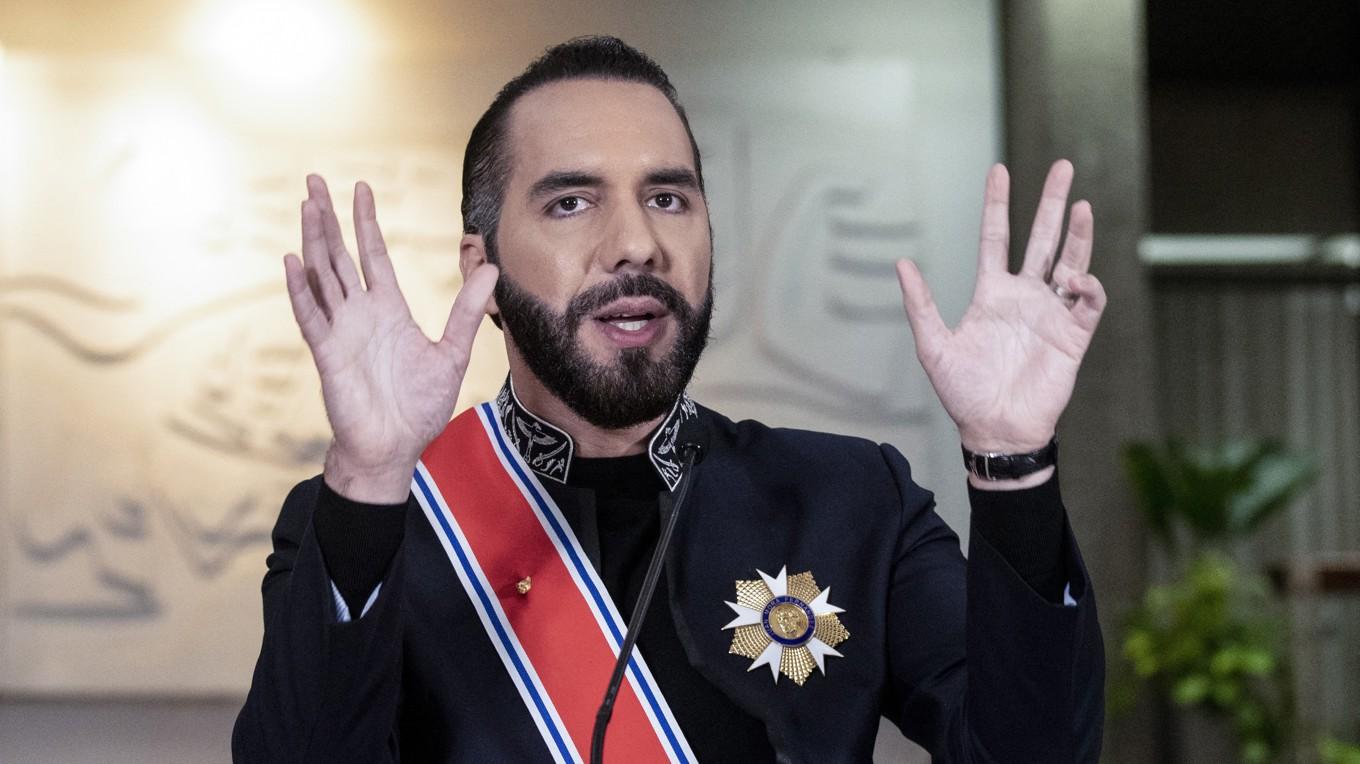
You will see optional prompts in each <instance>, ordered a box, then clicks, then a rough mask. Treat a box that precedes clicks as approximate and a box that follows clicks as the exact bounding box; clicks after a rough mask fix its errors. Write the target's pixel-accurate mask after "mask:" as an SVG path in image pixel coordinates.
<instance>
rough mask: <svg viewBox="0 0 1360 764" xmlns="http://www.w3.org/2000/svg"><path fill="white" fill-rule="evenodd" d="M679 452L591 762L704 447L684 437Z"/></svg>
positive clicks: (598, 758) (598, 720) (600, 753)
mask: <svg viewBox="0 0 1360 764" xmlns="http://www.w3.org/2000/svg"><path fill="white" fill-rule="evenodd" d="M680 455H681V456H682V457H683V458H684V460H685V461H684V472H683V473H682V475H681V478H680V486H679V488H678V489H677V490H676V492H675V503H674V504H672V505H671V515H670V517H668V518H666V524H665V525H663V526H662V527H661V535H660V536H659V537H658V538H657V540H656V550H655V551H654V552H652V561H651V562H650V563H648V565H647V575H646V576H644V577H643V579H642V591H641V592H638V598H637V604H636V605H635V606H633V618H632V620H631V622H630V623H629V624H628V633H627V634H625V635H624V637H623V645H622V646H621V647H620V648H619V658H618V660H616V661H614V673H613V674H610V676H609V686H608V687H607V688H606V689H605V691H604V702H603V703H601V704H600V710H599V712H598V713H596V714H595V729H594V731H592V732H591V734H590V764H603V762H604V733H605V730H606V729H607V728H608V727H609V720H610V718H611V717H613V716H614V701H615V700H617V699H618V696H619V687H620V686H621V685H622V684H623V674H624V672H625V671H626V670H627V669H628V660H629V658H631V657H632V654H633V646H634V645H636V644H637V640H638V634H639V633H640V632H641V631H642V622H643V620H644V619H645V618H646V617H647V608H648V607H649V606H650V605H651V604H652V595H653V594H655V593H656V584H657V581H658V580H659V579H660V578H661V565H662V563H663V562H664V561H665V559H666V549H667V547H669V546H670V545H671V535H672V534H673V533H674V532H675V521H676V518H678V517H680V507H681V505H683V504H684V503H685V497H686V496H688V495H689V486H690V483H691V482H693V476H694V467H695V465H697V464H698V463H699V462H701V461H703V460H704V449H703V446H700V445H699V444H698V443H695V442H693V441H687V442H685V443H684V444H683V445H681V446H680Z"/></svg>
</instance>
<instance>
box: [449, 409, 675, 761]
mask: <svg viewBox="0 0 1360 764" xmlns="http://www.w3.org/2000/svg"><path fill="white" fill-rule="evenodd" d="M481 408H482V413H483V414H485V416H486V421H487V422H490V423H492V427H491V432H492V433H493V434H494V435H495V436H496V447H497V448H499V449H500V451H501V453H502V454H503V455H504V457H505V462H506V463H507V464H509V465H510V468H511V469H513V470H514V471H515V474H516V475H517V476H518V477H519V482H520V484H521V485H523V486H524V487H525V488H526V489H528V491H529V494H530V495H531V496H532V497H533V499H534V503H536V504H537V505H538V509H539V512H540V514H541V515H542V516H543V517H544V518H546V519H547V521H548V524H549V525H550V526H551V527H552V529H553V533H555V534H556V535H557V538H558V541H560V542H561V545H562V548H563V549H565V550H566V551H567V556H568V557H569V558H570V559H571V564H572V565H573V566H574V567H575V568H576V573H577V575H578V576H579V577H580V580H581V581H583V582H585V585H586V589H587V590H588V591H589V592H590V596H591V598H592V599H593V600H595V606H596V608H598V610H599V612H600V615H601V616H603V618H604V622H605V624H606V625H608V627H609V631H610V633H612V634H613V635H614V646H615V650H617V649H618V647H619V646H620V645H622V644H623V633H622V631H621V630H620V629H619V624H618V623H617V622H615V620H614V618H613V616H612V615H611V614H610V611H609V606H608V604H607V603H606V601H605V598H604V596H603V595H602V594H601V593H600V590H599V588H598V587H597V586H596V585H595V580H594V578H593V577H592V576H591V573H592V572H593V571H592V570H591V569H589V568H587V567H586V565H585V564H584V562H583V561H582V560H581V558H580V557H579V556H578V555H577V554H576V545H575V544H573V543H572V541H573V540H574V536H572V535H571V534H570V532H568V531H566V530H565V529H564V528H563V527H562V525H561V524H560V523H559V522H558V520H557V516H556V514H555V513H553V512H551V511H549V510H548V503H547V502H546V501H545V500H544V498H543V496H542V494H540V493H539V490H538V486H537V485H536V482H535V481H534V480H531V479H530V478H529V476H528V475H526V474H525V473H524V469H523V468H522V467H521V466H520V460H519V452H517V451H515V450H514V449H512V448H510V447H509V445H507V444H506V442H505V437H504V435H503V434H502V433H501V428H500V421H499V419H498V418H497V416H496V410H495V409H494V408H493V407H492V406H491V404H490V403H483V404H481ZM441 521H442V518H441ZM628 671H629V674H631V675H632V677H633V681H635V682H636V683H637V686H638V687H641V688H642V694H643V696H644V697H645V698H646V700H647V704H648V705H649V706H651V709H652V715H653V716H654V717H655V718H656V720H657V721H658V722H659V723H660V724H661V729H662V731H663V732H665V733H666V740H667V741H669V743H670V749H671V751H672V753H674V755H675V757H676V759H678V760H679V761H682V762H688V761H689V759H688V758H686V757H685V753H684V749H683V748H682V747H681V745H680V741H679V740H677V739H676V736H675V731H674V730H673V729H671V725H670V722H669V720H667V719H666V715H665V714H664V713H663V712H662V710H661V704H660V703H659V702H657V698H656V695H655V693H654V692H653V690H652V687H651V685H650V684H648V682H647V681H646V680H645V678H644V677H643V675H642V672H641V671H640V670H639V669H638V664H637V659H636V657H634V656H629V658H628ZM601 700H603V698H601Z"/></svg>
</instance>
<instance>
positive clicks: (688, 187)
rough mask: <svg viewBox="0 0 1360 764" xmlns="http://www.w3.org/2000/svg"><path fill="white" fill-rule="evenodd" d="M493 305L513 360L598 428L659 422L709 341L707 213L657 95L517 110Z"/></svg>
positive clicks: (558, 87) (564, 98)
mask: <svg viewBox="0 0 1360 764" xmlns="http://www.w3.org/2000/svg"><path fill="white" fill-rule="evenodd" d="M508 138H509V146H510V153H511V158H512V169H511V173H510V178H509V182H508V183H507V185H506V192H505V197H504V203H503V205H502V209H501V220H500V226H499V229H498V234H497V247H496V249H497V254H498V256H499V260H500V265H501V271H502V275H501V282H500V283H499V284H498V286H497V292H496V302H497V307H498V309H499V310H500V312H501V316H502V320H503V321H504V324H505V327H506V330H507V333H508V335H509V337H510V341H511V345H512V352H516V351H517V352H518V353H519V354H520V355H521V356H522V357H523V359H524V361H525V363H526V364H527V365H528V366H529V368H530V370H531V371H532V372H533V373H534V375H535V376H537V377H538V378H539V379H540V380H541V381H542V382H543V383H544V384H545V385H546V386H547V387H548V389H549V390H550V391H551V392H552V393H553V394H554V395H556V396H557V397H559V398H560V399H562V400H563V401H564V402H566V403H567V404H568V405H569V406H571V407H572V409H573V410H575V411H576V412H577V413H578V414H579V415H581V416H582V417H583V418H585V419H586V420H587V421H590V422H591V423H592V424H595V425H597V426H601V427H610V428H619V427H626V426H629V425H633V424H638V423H640V422H644V421H647V420H650V419H653V418H655V417H657V416H660V415H661V414H663V413H665V411H666V410H668V409H669V408H670V405H671V404H672V403H673V402H674V399H675V396H676V395H678V394H679V392H680V391H681V390H682V389H683V388H684V386H685V384H686V383H687V382H688V380H689V376H690V374H691V373H692V372H693V368H694V364H695V363H696V362H697V361H698V356H699V353H700V352H701V351H702V349H703V345H704V342H705V340H706V339H707V334H708V315H709V311H710V309H711V293H710V288H709V285H710V282H709V277H710V273H711V259H712V251H711V243H710V241H711V240H710V235H709V226H708V209H707V207H706V205H705V203H704V199H703V195H702V194H701V193H700V190H699V186H698V178H697V177H696V175H695V168H694V159H693V154H692V152H691V149H690V144H689V138H688V136H687V135H686V133H685V129H684V126H683V125H682V124H681V122H680V119H679V117H678V115H677V114H676V112H675V109H674V107H672V106H671V104H670V102H669V101H667V100H666V97H665V96H664V95H663V94H662V93H661V92H660V91H658V90H656V89H655V88H653V87H651V86H649V85H644V84H639V83H632V82H620V81H613V80H570V81H566V82H560V83H554V84H552V85H548V86H545V87H542V88H538V89H536V90H534V91H532V92H530V93H528V94H526V95H525V96H523V97H522V98H521V99H520V100H519V101H518V102H517V103H516V104H515V106H514V107H513V109H512V111H511V114H510V120H509V130H508Z"/></svg>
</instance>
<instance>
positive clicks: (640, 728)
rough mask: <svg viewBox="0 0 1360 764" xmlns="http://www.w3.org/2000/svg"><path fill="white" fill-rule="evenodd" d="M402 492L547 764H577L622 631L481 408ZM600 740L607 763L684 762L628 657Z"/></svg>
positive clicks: (644, 678)
mask: <svg viewBox="0 0 1360 764" xmlns="http://www.w3.org/2000/svg"><path fill="white" fill-rule="evenodd" d="M411 491H412V493H413V494H414V495H415V497H416V499H417V501H418V502H419V503H420V506H421V508H422V509H424V511H425V516H426V517H427V518H428V519H429V521H430V524H431V525H432V526H433V527H434V531H435V535H436V536H437V537H438V538H439V542H440V544H442V545H443V547H444V551H445V553H446V554H447V555H448V557H449V562H450V563H452V565H453V569H454V572H455V573H456V574H457V576H458V580H459V581H460V582H461V583H462V584H463V588H464V589H465V590H466V591H467V595H468V599H470V600H471V601H472V604H473V607H474V608H475V609H476V611H477V615H478V617H479V618H480V619H481V622H482V626H483V627H484V628H485V629H486V633H487V636H488V637H490V639H491V643H492V645H494V646H495V648H496V652H497V653H498V654H499V655H500V658H501V661H502V662H503V663H504V664H505V670H506V672H507V673H508V674H509V675H510V679H511V680H512V681H513V682H514V683H515V688H516V689H517V690H518V691H519V695H520V698H521V699H523V701H524V705H525V707H526V708H528V710H529V715H530V716H531V717H532V718H533V720H534V724H535V725H536V726H537V727H538V731H539V733H540V734H541V735H542V736H543V742H544V744H546V745H547V747H548V751H549V752H550V753H551V754H552V757H553V759H554V760H556V761H558V762H583V761H585V760H587V759H588V758H589V751H590V734H591V729H592V727H593V726H594V722H595V713H596V711H597V710H598V708H599V705H600V701H601V700H602V699H603V697H604V691H605V686H606V685H607V684H608V682H609V674H610V672H611V671H612V670H613V667H614V662H615V661H616V660H617V658H618V651H619V645H621V644H622V643H623V637H624V633H625V631H626V630H627V626H626V624H625V623H624V621H623V619H622V618H620V617H619V613H618V610H617V609H616V608H615V607H614V602H613V600H611V599H610V596H609V592H608V591H606V590H605V587H604V584H603V583H601V581H600V578H599V576H598V575H597V574H596V572H595V568H594V566H593V565H591V563H590V561H589V559H587V558H586V555H585V553H584V552H583V551H582V549H581V545H580V543H579V542H578V541H577V539H576V536H575V534H574V533H572V530H571V527H570V526H568V525H567V522H566V520H565V519H564V518H563V516H562V512H561V511H560V510H559V509H558V507H557V505H556V504H555V503H554V502H553V500H552V498H551V497H550V496H549V495H548V493H547V491H545V490H543V486H542V485H541V484H540V483H539V482H538V478H537V477H536V476H535V475H534V474H533V472H532V471H530V470H529V468H528V467H527V466H526V465H525V463H524V460H523V458H522V457H521V456H520V454H519V452H518V451H517V450H516V449H515V448H513V447H512V446H511V445H510V441H509V439H508V438H507V437H506V434H505V432H504V430H503V429H502V427H501V422H500V419H499V417H497V415H496V409H495V408H494V407H493V406H492V405H491V404H490V403H483V404H481V405H478V406H474V407H473V408H471V409H469V410H467V411H465V412H463V413H462V414H460V415H459V416H457V417H456V418H454V420H453V421H452V422H450V423H449V426H448V427H447V428H445V430H444V432H443V433H441V434H440V436H439V437H438V438H435V440H434V442H432V443H431V444H430V445H429V447H428V448H426V449H425V453H424V454H423V455H422V456H421V459H420V462H419V463H418V464H417V465H416V472H415V475H414V476H413V478H412V485H411ZM606 743H607V744H606V746H605V750H606V751H607V752H608V753H609V754H610V758H611V759H614V760H618V761H630V762H631V761H647V762H650V761H672V762H692V761H694V760H695V759H694V753H693V752H692V751H691V750H690V747H689V743H688V742H686V740H685V737H684V735H683V734H682V733H681V731H680V727H679V725H678V724H676V721H675V717H674V716H673V715H672V714H671V710H670V707H669V706H668V705H667V704H666V699H665V698H664V697H662V695H661V689H660V687H658V686H657V684H656V681H655V680H654V679H653V678H652V675H651V672H650V671H649V670H648V669H647V664H646V662H645V661H643V659H642V655H641V654H640V653H638V652H637V651H634V653H633V655H632V657H631V658H630V660H629V661H628V671H627V682H625V683H624V685H623V687H622V689H621V691H620V693H619V697H618V703H617V705H616V706H615V707H614V717H613V721H612V722H610V725H609V732H608V737H607V740H606Z"/></svg>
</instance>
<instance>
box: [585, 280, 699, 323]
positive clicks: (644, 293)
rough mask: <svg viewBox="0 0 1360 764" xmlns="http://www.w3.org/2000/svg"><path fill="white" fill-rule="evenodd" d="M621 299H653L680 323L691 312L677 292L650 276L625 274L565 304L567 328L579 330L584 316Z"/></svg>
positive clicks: (594, 287) (690, 307)
mask: <svg viewBox="0 0 1360 764" xmlns="http://www.w3.org/2000/svg"><path fill="white" fill-rule="evenodd" d="M623 297H653V298H655V299H657V300H659V301H660V302H661V304H662V305H665V306H666V309H667V310H669V311H670V312H671V313H673V314H675V317H676V318H677V319H679V320H681V321H682V322H683V321H685V320H687V319H688V318H689V317H690V315H691V314H692V313H693V312H694V308H693V306H691V305H690V304H689V301H687V300H686V299H685V298H684V296H683V295H681V294H680V292H679V290H677V289H676V288H675V287H673V286H671V285H670V284H667V283H666V282H664V281H662V280H661V279H659V278H657V277H656V276H653V275H651V274H650V273H626V274H624V275H622V276H616V277H615V278H613V279H610V280H609V281H606V282H604V283H602V284H596V285H595V286H593V287H591V288H589V289H587V290H586V291H584V292H582V293H580V294H578V295H576V296H575V297H573V298H572V299H571V302H569V303H568V304H567V311H566V319H567V325H568V326H571V327H576V326H579V325H580V323H581V322H582V321H584V320H585V318H586V316H588V315H590V314H591V313H593V312H595V311H597V310H599V309H600V308H603V307H604V306H606V305H608V304H609V303H611V302H613V301H615V300H617V299H620V298H623Z"/></svg>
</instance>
